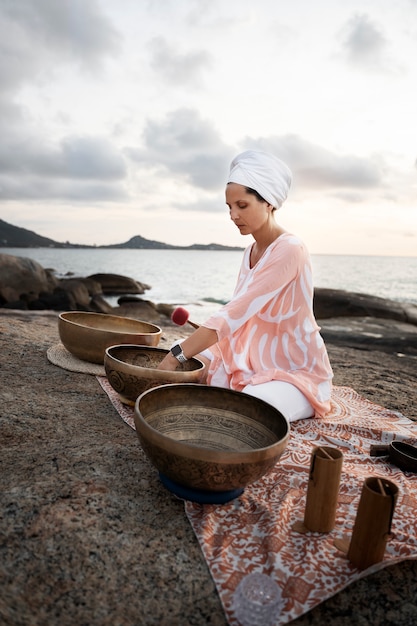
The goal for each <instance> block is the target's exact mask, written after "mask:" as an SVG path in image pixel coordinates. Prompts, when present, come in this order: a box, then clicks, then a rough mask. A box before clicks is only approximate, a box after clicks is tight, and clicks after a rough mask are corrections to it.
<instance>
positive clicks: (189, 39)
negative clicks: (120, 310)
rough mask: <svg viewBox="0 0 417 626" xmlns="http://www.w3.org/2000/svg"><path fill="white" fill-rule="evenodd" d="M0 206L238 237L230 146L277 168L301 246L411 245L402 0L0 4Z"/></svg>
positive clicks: (12, 216)
mask: <svg viewBox="0 0 417 626" xmlns="http://www.w3.org/2000/svg"><path fill="white" fill-rule="evenodd" d="M0 41H1V43H0V218H2V219H3V220H5V221H6V222H9V223H11V224H14V225H16V226H20V227H22V228H26V229H29V230H33V231H35V232H36V233H38V234H39V235H42V236H44V237H49V238H51V239H54V240H56V241H60V242H64V241H70V242H71V243H79V244H95V245H108V244H113V243H122V242H125V241H127V240H128V239H130V238H131V237H133V236H135V235H141V236H142V237H145V238H147V239H153V240H157V241H162V242H166V243H171V244H175V245H181V246H188V245H191V244H193V243H203V244H208V243H212V242H214V243H219V244H223V245H230V246H242V247H243V246H246V245H248V244H249V243H250V240H249V239H248V238H247V237H242V236H241V235H240V234H239V232H238V230H237V228H236V227H235V226H234V225H233V223H232V222H231V221H230V218H229V213H228V208H227V206H226V204H225V197H224V189H225V184H226V182H227V176H228V172H229V165H230V162H231V160H232V158H233V157H234V156H235V155H236V154H238V153H239V152H241V151H243V150H247V149H260V150H266V151H269V152H272V153H274V154H275V155H276V156H278V157H279V158H281V159H282V160H284V161H285V162H286V163H287V164H288V166H289V167H290V168H291V170H292V172H293V185H292V189H291V192H290V195H289V198H288V200H287V201H286V202H285V203H284V205H283V206H282V207H281V209H280V210H279V211H278V212H277V214H276V219H277V221H278V222H279V224H280V225H281V226H283V227H284V228H285V229H286V230H288V231H290V232H294V233H296V234H298V235H299V236H300V237H301V238H302V239H303V240H304V241H305V243H306V244H307V246H308V247H309V249H310V251H311V252H312V253H314V254H321V253H323V254H370V255H401V256H416V255H417V166H416V163H417V121H416V120H417V0H397V1H396V2H392V0H316V1H315V2H312V1H311V0H291V2H288V1H286V2H283V1H281V0H256V2H254V1H251V0H88V1H86V0H58V1H57V0H0Z"/></svg>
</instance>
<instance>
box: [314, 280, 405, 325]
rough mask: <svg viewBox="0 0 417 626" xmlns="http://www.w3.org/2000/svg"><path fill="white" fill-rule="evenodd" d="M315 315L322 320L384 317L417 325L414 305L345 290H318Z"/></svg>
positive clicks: (315, 295) (316, 291) (316, 290)
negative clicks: (330, 318)
mask: <svg viewBox="0 0 417 626" xmlns="http://www.w3.org/2000/svg"><path fill="white" fill-rule="evenodd" d="M314 314H315V316H316V319H320V320H321V319H326V318H329V317H382V318H385V319H391V320H399V321H402V322H408V323H409V324H416V325H417V306H416V305H414V304H411V303H402V302H396V301H395V300H388V299H385V298H378V297H377V296H370V295H367V294H362V293H354V292H351V291H344V290H343V289H323V288H316V289H315V290H314Z"/></svg>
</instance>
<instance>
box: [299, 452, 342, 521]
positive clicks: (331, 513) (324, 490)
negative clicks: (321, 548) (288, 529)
mask: <svg viewBox="0 0 417 626" xmlns="http://www.w3.org/2000/svg"><path fill="white" fill-rule="evenodd" d="M342 464H343V454H342V452H341V451H340V450H338V449H337V448H331V447H329V446H320V447H317V448H314V450H313V451H312V453H311V461H310V475H309V479H308V486H307V499H306V507H305V512H304V526H305V527H306V528H307V529H308V530H311V531H313V532H319V533H328V532H329V531H331V530H332V528H333V527H334V523H335V519H336V508H337V498H338V495H339V485H340V476H341V473H342Z"/></svg>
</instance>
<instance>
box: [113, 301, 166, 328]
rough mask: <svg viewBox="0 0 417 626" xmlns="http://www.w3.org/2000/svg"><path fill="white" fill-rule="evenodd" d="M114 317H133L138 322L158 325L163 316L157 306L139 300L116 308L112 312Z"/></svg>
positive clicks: (124, 303)
mask: <svg viewBox="0 0 417 626" xmlns="http://www.w3.org/2000/svg"><path fill="white" fill-rule="evenodd" d="M112 313H113V315H122V316H123V317H132V318H133V319H136V320H142V321H144V322H152V323H154V324H157V325H158V323H159V322H160V320H161V315H160V313H159V311H158V308H157V306H156V305H155V304H154V303H153V302H150V301H149V300H139V299H138V300H137V301H135V302H132V301H127V302H123V303H122V304H120V305H119V306H118V307H115V308H114V309H113V311H112Z"/></svg>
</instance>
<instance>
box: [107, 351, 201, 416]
mask: <svg viewBox="0 0 417 626" xmlns="http://www.w3.org/2000/svg"><path fill="white" fill-rule="evenodd" d="M168 352H169V350H163V349H162V348H152V347H148V346H133V345H125V346H124V345H121V346H111V347H110V348H107V349H106V353H105V356H104V369H105V371H106V376H107V378H108V381H109V383H110V384H111V386H112V387H113V389H114V390H115V391H117V393H118V394H119V396H121V399H122V400H124V401H126V400H127V401H128V402H131V403H132V404H134V402H135V400H136V398H138V396H140V395H141V394H142V393H144V392H145V391H147V390H148V389H152V388H153V387H158V386H160V385H167V384H170V383H196V382H198V381H199V380H200V377H201V374H202V373H203V370H204V364H203V363H202V362H201V361H199V360H198V359H195V358H193V359H189V360H188V361H186V362H185V363H178V365H177V368H176V369H175V370H174V371H168V370H159V369H156V368H157V366H158V365H159V363H160V362H161V361H162V359H163V358H164V357H165V356H166V355H167V354H168Z"/></svg>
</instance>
